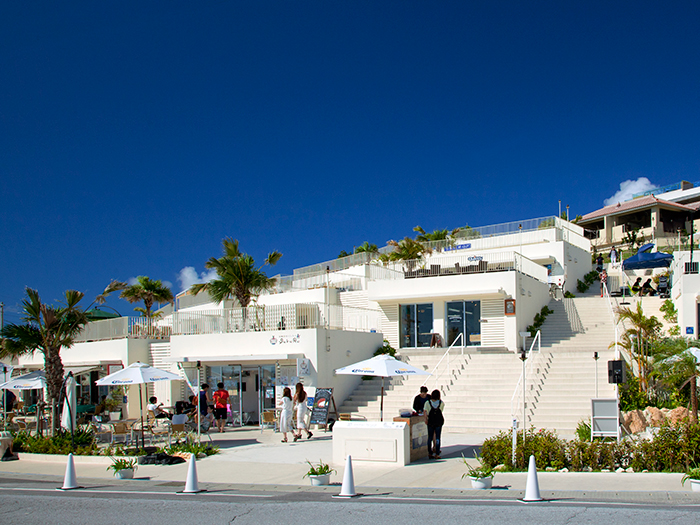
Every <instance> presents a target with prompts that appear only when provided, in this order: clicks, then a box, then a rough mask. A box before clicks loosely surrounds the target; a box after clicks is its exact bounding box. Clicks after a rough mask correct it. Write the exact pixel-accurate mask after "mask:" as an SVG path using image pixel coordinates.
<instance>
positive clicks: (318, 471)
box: [304, 459, 335, 486]
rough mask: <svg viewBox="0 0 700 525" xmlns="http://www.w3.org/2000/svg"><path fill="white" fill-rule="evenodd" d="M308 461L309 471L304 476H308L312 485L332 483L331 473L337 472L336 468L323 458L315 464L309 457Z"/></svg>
mask: <svg viewBox="0 0 700 525" xmlns="http://www.w3.org/2000/svg"><path fill="white" fill-rule="evenodd" d="M306 462H307V463H308V464H309V471H308V472H307V473H306V474H304V477H305V478H306V477H308V478H309V479H310V480H311V484H312V485H314V486H321V485H330V483H331V473H333V472H335V469H332V468H331V467H330V466H329V465H327V464H325V463H324V462H323V461H321V460H319V462H318V465H313V464H312V463H311V462H310V461H309V460H308V459H307V460H306Z"/></svg>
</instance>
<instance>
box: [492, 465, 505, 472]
mask: <svg viewBox="0 0 700 525" xmlns="http://www.w3.org/2000/svg"><path fill="white" fill-rule="evenodd" d="M493 470H495V471H497V472H501V471H504V470H506V466H505V465H504V464H503V463H501V464H500V465H496V466H495V467H493Z"/></svg>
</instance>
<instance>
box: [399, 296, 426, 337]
mask: <svg viewBox="0 0 700 525" xmlns="http://www.w3.org/2000/svg"><path fill="white" fill-rule="evenodd" d="M399 314H400V318H399V334H400V337H399V339H400V343H399V345H400V347H401V348H415V347H423V346H430V336H431V334H432V332H433V305H432V304H430V303H426V304H402V305H400V306H399Z"/></svg>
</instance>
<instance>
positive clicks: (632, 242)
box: [622, 228, 645, 250]
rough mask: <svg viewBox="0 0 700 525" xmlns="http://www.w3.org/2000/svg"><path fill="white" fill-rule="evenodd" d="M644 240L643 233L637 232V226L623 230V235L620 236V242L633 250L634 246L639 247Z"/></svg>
mask: <svg viewBox="0 0 700 525" xmlns="http://www.w3.org/2000/svg"><path fill="white" fill-rule="evenodd" d="M644 240H645V237H644V234H643V233H642V234H640V233H639V228H633V229H631V230H628V231H627V232H625V236H624V237H623V238H622V243H623V244H627V245H628V246H629V249H630V250H634V248H635V247H636V248H639V247H640V246H642V244H644Z"/></svg>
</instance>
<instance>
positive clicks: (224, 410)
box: [212, 383, 229, 432]
mask: <svg viewBox="0 0 700 525" xmlns="http://www.w3.org/2000/svg"><path fill="white" fill-rule="evenodd" d="M216 388H217V390H216V392H214V394H213V396H212V398H213V399H214V417H215V418H216V425H217V426H218V427H219V432H225V430H224V426H225V425H226V419H227V418H228V398H229V396H228V390H226V389H224V384H223V383H217V384H216Z"/></svg>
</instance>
